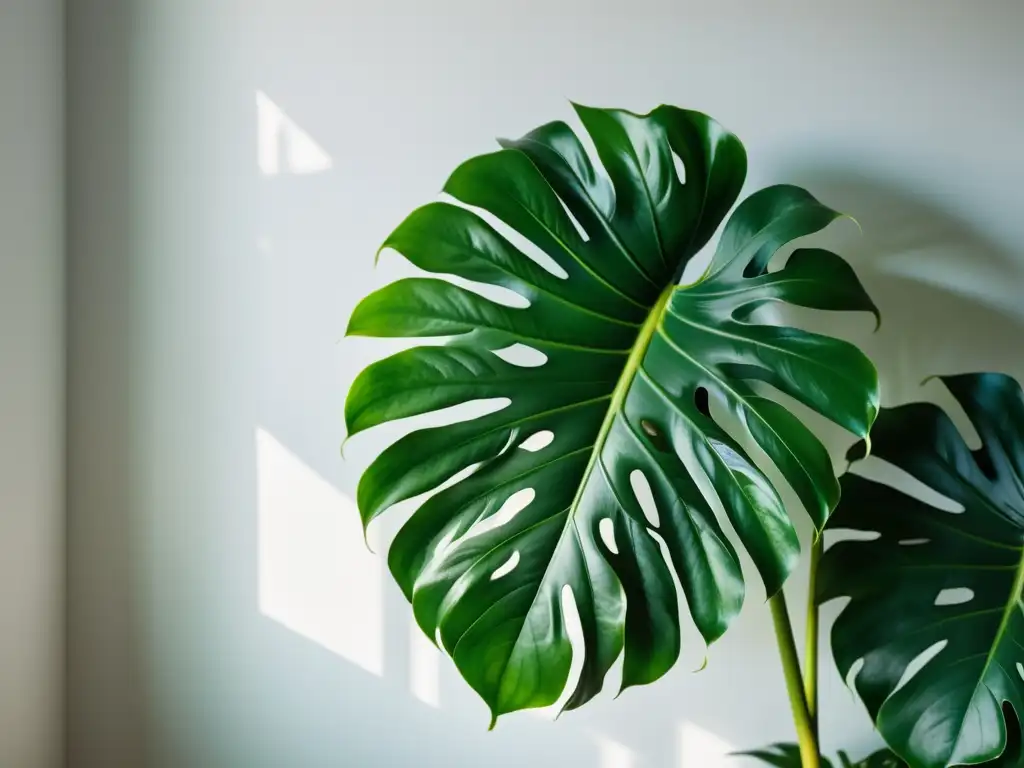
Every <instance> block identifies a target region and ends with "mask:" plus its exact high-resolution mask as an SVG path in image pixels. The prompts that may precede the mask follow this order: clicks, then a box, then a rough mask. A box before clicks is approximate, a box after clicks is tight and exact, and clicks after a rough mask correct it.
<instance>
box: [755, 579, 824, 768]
mask: <svg viewBox="0 0 1024 768" xmlns="http://www.w3.org/2000/svg"><path fill="white" fill-rule="evenodd" d="M768 603H769V605H771V609H772V621H773V623H774V624H775V639H776V640H777V642H778V644H779V656H780V657H781V658H782V673H783V675H785V678H786V692H787V693H788V694H789V705H790V707H791V708H792V710H793V724H794V725H795V726H796V738H797V743H798V744H799V745H800V763H801V764H802V765H803V768H821V759H820V753H819V751H818V739H817V736H816V735H815V733H814V725H813V723H812V721H811V714H810V712H809V711H808V709H807V699H806V698H805V697H804V685H803V677H802V675H801V674H800V659H799V658H798V657H797V653H796V641H795V640H794V639H793V626H792V625H791V624H790V622H789V609H788V608H787V607H786V596H785V594H783V592H782V590H781V589H780V590H779V591H778V593H776V595H775V596H774V597H773V598H772V599H771V600H769V601H768Z"/></svg>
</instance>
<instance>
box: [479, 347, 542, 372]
mask: <svg viewBox="0 0 1024 768" xmlns="http://www.w3.org/2000/svg"><path fill="white" fill-rule="evenodd" d="M491 353H492V354H495V355H497V356H498V357H500V358H501V359H502V360H504V361H505V362H506V363H508V364H509V365H515V366H518V367H520V368H539V367H540V366H542V365H544V363H546V362H547V361H548V356H547V355H545V354H544V353H543V352H541V351H540V350H539V349H534V348H533V347H528V346H526V345H525V344H519V343H516V344H513V345H512V346H510V347H504V348H502V349H492V350H491Z"/></svg>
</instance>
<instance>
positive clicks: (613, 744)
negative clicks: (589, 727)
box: [597, 736, 636, 768]
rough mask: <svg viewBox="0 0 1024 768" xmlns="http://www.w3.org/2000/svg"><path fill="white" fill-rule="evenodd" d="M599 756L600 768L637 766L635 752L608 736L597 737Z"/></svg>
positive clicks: (630, 767)
mask: <svg viewBox="0 0 1024 768" xmlns="http://www.w3.org/2000/svg"><path fill="white" fill-rule="evenodd" d="M597 754H598V760H599V762H598V765H599V766H600V768H634V766H635V765H636V759H635V757H634V755H633V751H632V750H631V749H630V748H629V747H627V746H626V745H625V744H620V743H619V742H617V741H614V740H612V739H609V738H608V737H607V736H598V737H597Z"/></svg>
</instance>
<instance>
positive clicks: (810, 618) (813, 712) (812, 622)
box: [804, 534, 822, 740]
mask: <svg viewBox="0 0 1024 768" xmlns="http://www.w3.org/2000/svg"><path fill="white" fill-rule="evenodd" d="M821 551H822V536H821V534H818V536H817V537H816V538H815V540H814V543H812V544H811V570H810V575H809V577H808V579H807V637H806V643H807V644H806V645H805V646H804V700H805V701H806V702H807V713H808V714H809V715H810V717H811V728H813V729H814V738H815V740H817V738H818V601H817V591H818V562H819V561H820V560H821Z"/></svg>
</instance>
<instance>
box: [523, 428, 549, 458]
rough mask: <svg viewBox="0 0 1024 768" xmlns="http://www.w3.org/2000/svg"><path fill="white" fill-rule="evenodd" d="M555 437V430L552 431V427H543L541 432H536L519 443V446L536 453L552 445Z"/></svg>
mask: <svg viewBox="0 0 1024 768" xmlns="http://www.w3.org/2000/svg"><path fill="white" fill-rule="evenodd" d="M554 439H555V433H554V432H552V431H551V430H550V429H542V430H541V431H540V432H534V433H533V434H532V435H530V436H529V437H528V438H526V439H525V440H523V442H521V443H520V444H519V447H520V448H522V449H523V450H524V451H530V452H532V453H536V452H537V451H540V450H542V449H544V448H547V447H548V446H549V445H551V443H552V441H554Z"/></svg>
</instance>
